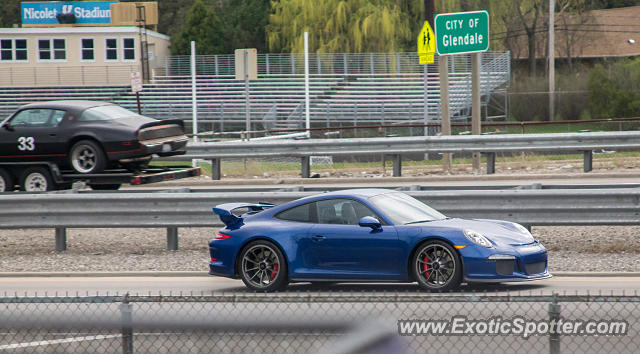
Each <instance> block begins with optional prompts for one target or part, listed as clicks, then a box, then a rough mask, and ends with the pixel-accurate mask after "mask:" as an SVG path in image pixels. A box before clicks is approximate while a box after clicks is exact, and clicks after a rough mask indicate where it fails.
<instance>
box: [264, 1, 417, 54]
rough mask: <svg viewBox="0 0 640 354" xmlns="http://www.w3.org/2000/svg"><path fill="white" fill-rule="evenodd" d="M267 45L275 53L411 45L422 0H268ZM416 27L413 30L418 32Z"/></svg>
mask: <svg viewBox="0 0 640 354" xmlns="http://www.w3.org/2000/svg"><path fill="white" fill-rule="evenodd" d="M271 6H272V15H271V16H270V17H269V25H268V26H267V43H268V46H269V49H270V50H271V51H273V52H302V51H303V46H304V42H303V33H304V32H309V48H310V51H312V52H390V51H403V50H407V49H409V48H411V50H413V49H415V48H413V47H414V46H415V44H413V45H411V44H410V43H412V42H415V38H414V36H417V33H418V30H419V27H420V26H421V25H422V20H420V21H418V20H417V19H419V18H422V15H421V12H422V8H423V6H422V0H325V1H314V0H272V1H271ZM416 29H417V30H416Z"/></svg>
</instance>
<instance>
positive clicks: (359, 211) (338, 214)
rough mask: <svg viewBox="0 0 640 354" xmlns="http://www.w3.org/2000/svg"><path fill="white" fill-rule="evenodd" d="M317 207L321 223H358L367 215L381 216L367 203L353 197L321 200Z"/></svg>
mask: <svg viewBox="0 0 640 354" xmlns="http://www.w3.org/2000/svg"><path fill="white" fill-rule="evenodd" d="M317 208H318V223H320V224H340V225H358V222H359V221H360V219H361V218H363V217H365V216H372V217H374V218H377V219H379V218H380V217H379V216H378V215H376V213H374V212H373V211H372V210H371V209H369V208H368V207H367V206H366V205H364V204H362V203H360V202H358V201H356V200H351V199H327V200H320V201H318V202H317Z"/></svg>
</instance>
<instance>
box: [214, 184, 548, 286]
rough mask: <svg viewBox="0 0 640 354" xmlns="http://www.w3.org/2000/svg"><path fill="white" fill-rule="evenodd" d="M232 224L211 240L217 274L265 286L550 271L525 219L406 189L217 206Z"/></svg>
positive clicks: (512, 277) (438, 282)
mask: <svg viewBox="0 0 640 354" xmlns="http://www.w3.org/2000/svg"><path fill="white" fill-rule="evenodd" d="M213 211H214V212H215V213H216V214H217V215H218V216H219V217H220V219H221V220H222V221H223V222H224V224H225V225H226V227H225V228H224V229H221V230H220V231H219V232H218V234H217V235H216V237H215V239H213V240H211V241H210V242H209V251H210V254H211V262H210V263H209V268H210V271H209V273H210V274H211V275H218V276H223V277H229V278H241V279H242V281H243V282H244V283H245V285H246V286H247V287H249V288H250V289H253V290H257V291H275V290H279V289H282V288H284V287H285V286H286V285H287V284H288V283H289V282H303V281H304V282H307V281H309V282H323V281H330V282H416V281H417V282H418V284H419V285H420V286H421V287H423V288H425V289H429V290H436V291H445V290H449V289H452V288H455V287H457V286H458V285H460V283H461V282H467V283H470V282H510V281H524V280H535V279H544V278H548V277H550V276H551V275H550V274H549V273H548V271H547V251H546V249H545V248H544V246H542V244H540V243H539V242H538V241H536V240H534V238H533V236H531V233H529V231H528V230H527V229H526V228H524V227H523V226H522V225H519V224H516V223H513V222H508V221H499V220H481V219H473V220H465V219H457V218H448V217H446V216H444V215H442V214H441V213H439V212H438V211H436V210H435V209H433V208H431V207H429V206H428V205H426V204H424V203H422V202H421V201H419V200H417V199H415V198H413V197H411V196H408V195H406V194H404V193H401V192H397V191H393V190H386V189H351V190H344V191H338V192H331V193H323V194H318V195H314V196H310V197H306V198H301V199H298V200H295V201H292V202H288V203H285V204H282V205H277V206H276V205H273V204H269V203H256V204H251V203H228V204H221V205H218V206H216V207H215V208H213Z"/></svg>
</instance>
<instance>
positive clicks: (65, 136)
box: [0, 101, 188, 174]
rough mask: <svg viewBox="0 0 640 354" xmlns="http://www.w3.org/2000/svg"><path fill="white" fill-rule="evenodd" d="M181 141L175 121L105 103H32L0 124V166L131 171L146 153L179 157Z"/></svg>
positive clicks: (145, 160) (181, 129)
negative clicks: (32, 164) (19, 164)
mask: <svg viewBox="0 0 640 354" xmlns="http://www.w3.org/2000/svg"><path fill="white" fill-rule="evenodd" d="M187 139H188V138H187V137H186V136H185V134H184V126H183V122H182V121H181V120H174V119H172V120H157V119H153V118H149V117H145V116H141V115H139V114H136V113H134V112H132V111H129V110H127V109H125V108H122V107H120V106H117V105H114V104H111V103H106V102H95V101H49V102H41V103H32V104H28V105H25V106H22V107H20V108H19V109H18V110H17V111H16V112H15V113H13V114H12V115H11V116H9V117H8V118H7V119H5V120H4V121H2V123H0V162H27V163H28V162H35V161H51V162H55V163H57V164H59V165H60V166H61V167H63V168H72V169H73V170H75V171H76V172H78V173H82V174H89V173H99V172H101V171H102V170H104V169H107V168H111V167H114V168H116V167H118V168H119V167H124V168H127V169H129V170H135V169H137V168H139V167H141V166H143V165H145V164H147V163H148V162H149V160H151V155H152V154H157V155H160V156H171V155H178V154H184V153H185V150H184V148H185V146H186V144H187Z"/></svg>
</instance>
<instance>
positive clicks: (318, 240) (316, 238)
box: [313, 235, 324, 242]
mask: <svg viewBox="0 0 640 354" xmlns="http://www.w3.org/2000/svg"><path fill="white" fill-rule="evenodd" d="M313 240H314V241H316V242H320V241H322V240H324V236H322V235H315V236H313Z"/></svg>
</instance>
